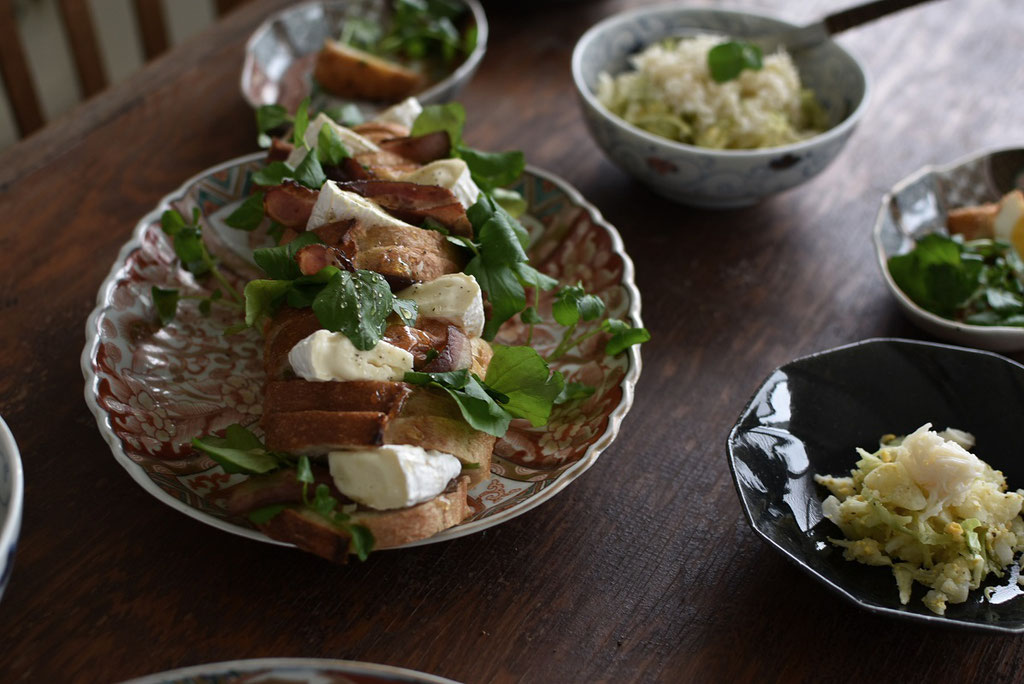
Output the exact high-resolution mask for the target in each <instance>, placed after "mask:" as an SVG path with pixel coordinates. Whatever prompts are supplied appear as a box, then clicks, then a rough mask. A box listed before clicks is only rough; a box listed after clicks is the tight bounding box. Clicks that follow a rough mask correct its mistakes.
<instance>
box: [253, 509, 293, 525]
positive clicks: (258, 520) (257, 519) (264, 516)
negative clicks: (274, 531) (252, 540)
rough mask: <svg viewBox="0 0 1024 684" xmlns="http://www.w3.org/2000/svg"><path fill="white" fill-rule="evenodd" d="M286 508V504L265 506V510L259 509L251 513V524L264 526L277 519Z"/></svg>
mask: <svg viewBox="0 0 1024 684" xmlns="http://www.w3.org/2000/svg"><path fill="white" fill-rule="evenodd" d="M285 508H287V506H285V505H284V504H273V505H270V506H264V507H263V508H257V509H256V510H254V511H250V512H249V516H248V517H249V522H251V523H252V524H253V525H264V524H266V523H268V522H270V521H271V520H273V519H274V518H276V517H277V515H278V513H280V512H281V511H283V510H284V509H285Z"/></svg>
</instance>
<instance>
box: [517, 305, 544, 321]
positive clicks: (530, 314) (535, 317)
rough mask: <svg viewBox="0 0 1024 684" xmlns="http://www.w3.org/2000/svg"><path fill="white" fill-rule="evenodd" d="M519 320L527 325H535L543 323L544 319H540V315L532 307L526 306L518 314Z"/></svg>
mask: <svg viewBox="0 0 1024 684" xmlns="http://www.w3.org/2000/svg"><path fill="white" fill-rule="evenodd" d="M519 320H521V321H522V322H523V323H526V324H527V325H536V324H537V323H543V322H544V319H543V318H541V317H540V314H539V313H537V310H536V309H535V308H533V307H532V306H528V307H526V308H525V309H523V310H522V311H521V312H520V314H519Z"/></svg>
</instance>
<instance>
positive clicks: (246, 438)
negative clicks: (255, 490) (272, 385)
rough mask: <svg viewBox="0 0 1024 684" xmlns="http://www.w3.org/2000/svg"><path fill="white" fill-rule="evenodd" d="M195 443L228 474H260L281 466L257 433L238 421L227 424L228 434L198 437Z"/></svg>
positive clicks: (195, 438)
mask: <svg viewBox="0 0 1024 684" xmlns="http://www.w3.org/2000/svg"><path fill="white" fill-rule="evenodd" d="M192 446H194V447H195V448H196V449H199V450H200V451H203V452H204V453H206V454H208V455H209V456H210V458H212V459H213V460H214V461H216V462H217V463H218V464H220V466H221V467H222V468H223V469H224V471H225V472H228V473H248V474H255V475H258V474H261V473H267V472H270V471H271V470H275V469H276V468H277V467H278V466H279V465H280V463H279V462H278V459H277V457H276V456H274V454H272V453H270V452H269V451H267V450H266V448H264V446H263V443H262V442H260V440H259V438H258V437H257V436H256V435H254V434H253V433H252V432H250V431H249V430H247V429H245V428H244V427H242V426H241V425H239V424H237V423H235V424H233V425H229V426H228V427H227V429H226V430H225V432H224V437H215V436H213V435H207V436H205V437H194V438H193V439H192Z"/></svg>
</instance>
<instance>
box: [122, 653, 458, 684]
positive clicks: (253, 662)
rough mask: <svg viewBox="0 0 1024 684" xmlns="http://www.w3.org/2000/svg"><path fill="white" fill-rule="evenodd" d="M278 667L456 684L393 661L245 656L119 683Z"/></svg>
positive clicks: (146, 682) (144, 683)
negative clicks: (372, 661) (368, 661)
mask: <svg viewBox="0 0 1024 684" xmlns="http://www.w3.org/2000/svg"><path fill="white" fill-rule="evenodd" d="M280 668H288V669H307V668H308V669H310V670H321V671H323V670H327V671H329V672H330V673H332V674H354V675H369V676H377V675H383V676H395V677H402V678H406V679H408V680H409V681H410V682H423V683H424V684H427V683H430V684H458V682H456V681H455V680H453V679H448V678H446V677H442V676H440V675H435V674H430V673H428V672H420V671H418V670H410V669H409V668H405V667H398V666H395V665H385V664H383V663H367V662H362V661H359V660H341V659H336V658H244V659H239V660H223V661H218V662H213V663H203V664H201V665H189V666H187V667H179V668H175V669H173V670H165V671H163V672H154V673H152V674H148V675H142V676H141V677H136V678H134V679H129V680H126V681H124V682H122V684H160V683H163V682H167V681H170V679H169V678H171V677H176V678H178V679H181V678H185V677H199V676H209V675H213V674H224V673H225V671H235V672H242V673H247V672H252V671H253V670H258V669H269V670H275V669H280Z"/></svg>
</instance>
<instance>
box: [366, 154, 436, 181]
mask: <svg viewBox="0 0 1024 684" xmlns="http://www.w3.org/2000/svg"><path fill="white" fill-rule="evenodd" d="M352 159H354V160H355V161H356V162H358V163H359V164H360V165H361V166H362V167H363V168H365V169H366V170H367V171H368V172H369V173H371V174H372V175H374V176H376V177H377V178H383V179H385V180H398V179H399V178H401V177H402V176H404V175H405V174H407V173H411V172H413V171H415V170H416V169H418V168H419V167H420V165H419V164H417V163H416V162H414V161H411V160H409V159H406V158H405V157H403V156H401V155H399V154H395V153H394V152H389V151H387V150H380V151H379V152H363V153H362V154H357V155H356V156H355V157H352Z"/></svg>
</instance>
